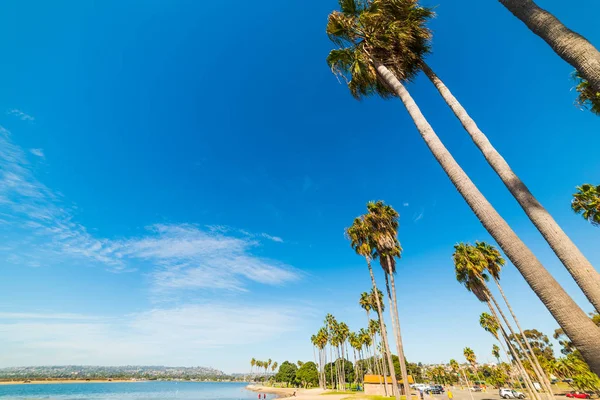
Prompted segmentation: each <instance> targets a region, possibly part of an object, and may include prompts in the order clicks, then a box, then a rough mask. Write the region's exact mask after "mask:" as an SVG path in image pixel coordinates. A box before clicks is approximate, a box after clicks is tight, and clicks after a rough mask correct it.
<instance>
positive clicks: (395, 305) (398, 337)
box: [389, 273, 410, 399]
mask: <svg viewBox="0 0 600 400" xmlns="http://www.w3.org/2000/svg"><path fill="white" fill-rule="evenodd" d="M389 275H390V283H391V284H392V305H393V308H394V313H395V314H396V330H395V332H396V347H397V349H398V362H399V363H400V375H401V376H402V389H403V391H404V394H405V395H406V396H407V399H408V395H409V388H410V386H409V383H408V372H407V371H406V359H405V357H404V345H403V344H402V331H401V329H400V316H399V315H398V302H397V297H396V282H395V281H394V274H393V273H391V274H389Z"/></svg>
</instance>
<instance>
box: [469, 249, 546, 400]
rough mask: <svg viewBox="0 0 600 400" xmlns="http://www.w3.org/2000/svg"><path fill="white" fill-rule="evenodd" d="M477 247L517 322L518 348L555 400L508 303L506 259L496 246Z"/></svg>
mask: <svg viewBox="0 0 600 400" xmlns="http://www.w3.org/2000/svg"><path fill="white" fill-rule="evenodd" d="M475 247H476V249H477V250H478V251H479V252H480V253H481V255H482V256H483V258H484V259H485V270H486V271H487V272H488V273H489V275H490V276H491V277H492V279H493V280H494V283H495V284H496V287H497V288H498V291H499V292H500V295H501V296H502V299H503V300H504V303H505V304H506V306H507V307H508V310H509V312H510V314H511V316H512V318H513V320H514V321H515V324H516V325H517V329H518V330H519V333H520V337H521V338H522V340H521V341H518V347H521V348H522V351H523V354H524V355H525V359H526V361H527V362H529V364H530V365H531V368H532V370H533V372H534V375H535V376H536V377H537V379H538V380H539V381H540V383H541V385H542V387H543V388H544V389H545V390H546V392H547V395H548V397H549V398H550V400H554V393H553V392H552V386H551V384H550V380H549V379H548V377H547V376H546V373H545V372H544V368H543V367H542V365H541V364H540V361H539V360H538V357H537V356H536V355H535V352H534V351H533V349H532V347H531V344H530V342H529V341H528V340H526V333H525V331H524V330H523V328H521V324H520V323H519V319H518V318H517V315H516V314H515V312H514V310H513V308H512V307H511V305H510V303H509V301H508V298H507V297H506V294H505V293H504V290H503V289H502V285H500V272H501V271H502V268H503V267H504V265H505V261H504V258H502V254H501V253H500V251H499V250H498V249H496V248H495V247H494V246H492V245H490V244H487V243H485V242H475ZM490 298H491V299H492V301H493V302H494V303H495V305H496V307H497V308H498V312H499V313H500V315H501V316H502V319H503V320H504V322H505V323H506V325H507V326H508V329H509V330H510V333H511V335H512V336H513V337H516V334H515V332H514V330H513V328H512V325H511V324H510V323H509V322H508V319H507V318H506V316H505V315H504V312H503V311H502V308H501V307H500V306H499V305H498V303H497V302H496V300H495V298H494V297H493V296H491V295H490ZM509 339H510V337H509ZM525 365H526V363H525V364H524V366H525Z"/></svg>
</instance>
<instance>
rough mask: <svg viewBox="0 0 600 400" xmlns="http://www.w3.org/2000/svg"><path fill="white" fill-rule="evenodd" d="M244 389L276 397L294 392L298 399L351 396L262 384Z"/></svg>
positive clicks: (317, 399) (319, 390)
mask: <svg viewBox="0 0 600 400" xmlns="http://www.w3.org/2000/svg"><path fill="white" fill-rule="evenodd" d="M246 389H248V390H252V391H254V392H261V393H270V394H276V395H278V397H282V398H283V397H290V396H293V394H294V392H296V396H295V397H294V398H296V399H298V400H325V399H326V400H341V399H343V398H345V397H348V396H351V395H349V394H331V395H327V396H322V394H323V393H325V392H326V391H325V390H323V389H319V388H316V389H296V388H275V387H269V386H262V385H248V386H246Z"/></svg>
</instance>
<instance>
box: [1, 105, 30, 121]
mask: <svg viewBox="0 0 600 400" xmlns="http://www.w3.org/2000/svg"><path fill="white" fill-rule="evenodd" d="M6 113H7V114H9V115H14V116H15V117H17V118H19V119H21V120H22V121H35V118H33V117H32V116H31V115H29V114H26V113H24V112H23V111H21V110H18V109H16V108H13V109H10V110H8V111H7V112H6Z"/></svg>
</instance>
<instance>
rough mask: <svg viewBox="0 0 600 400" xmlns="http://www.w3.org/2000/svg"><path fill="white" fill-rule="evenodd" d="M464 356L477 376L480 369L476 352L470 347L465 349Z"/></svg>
mask: <svg viewBox="0 0 600 400" xmlns="http://www.w3.org/2000/svg"><path fill="white" fill-rule="evenodd" d="M463 354H464V356H465V359H466V360H467V362H468V363H469V364H471V367H472V368H473V370H474V371H475V374H476V375H477V374H478V370H479V369H478V368H477V356H475V352H474V351H473V349H471V348H470V347H465V348H464V349H463Z"/></svg>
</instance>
